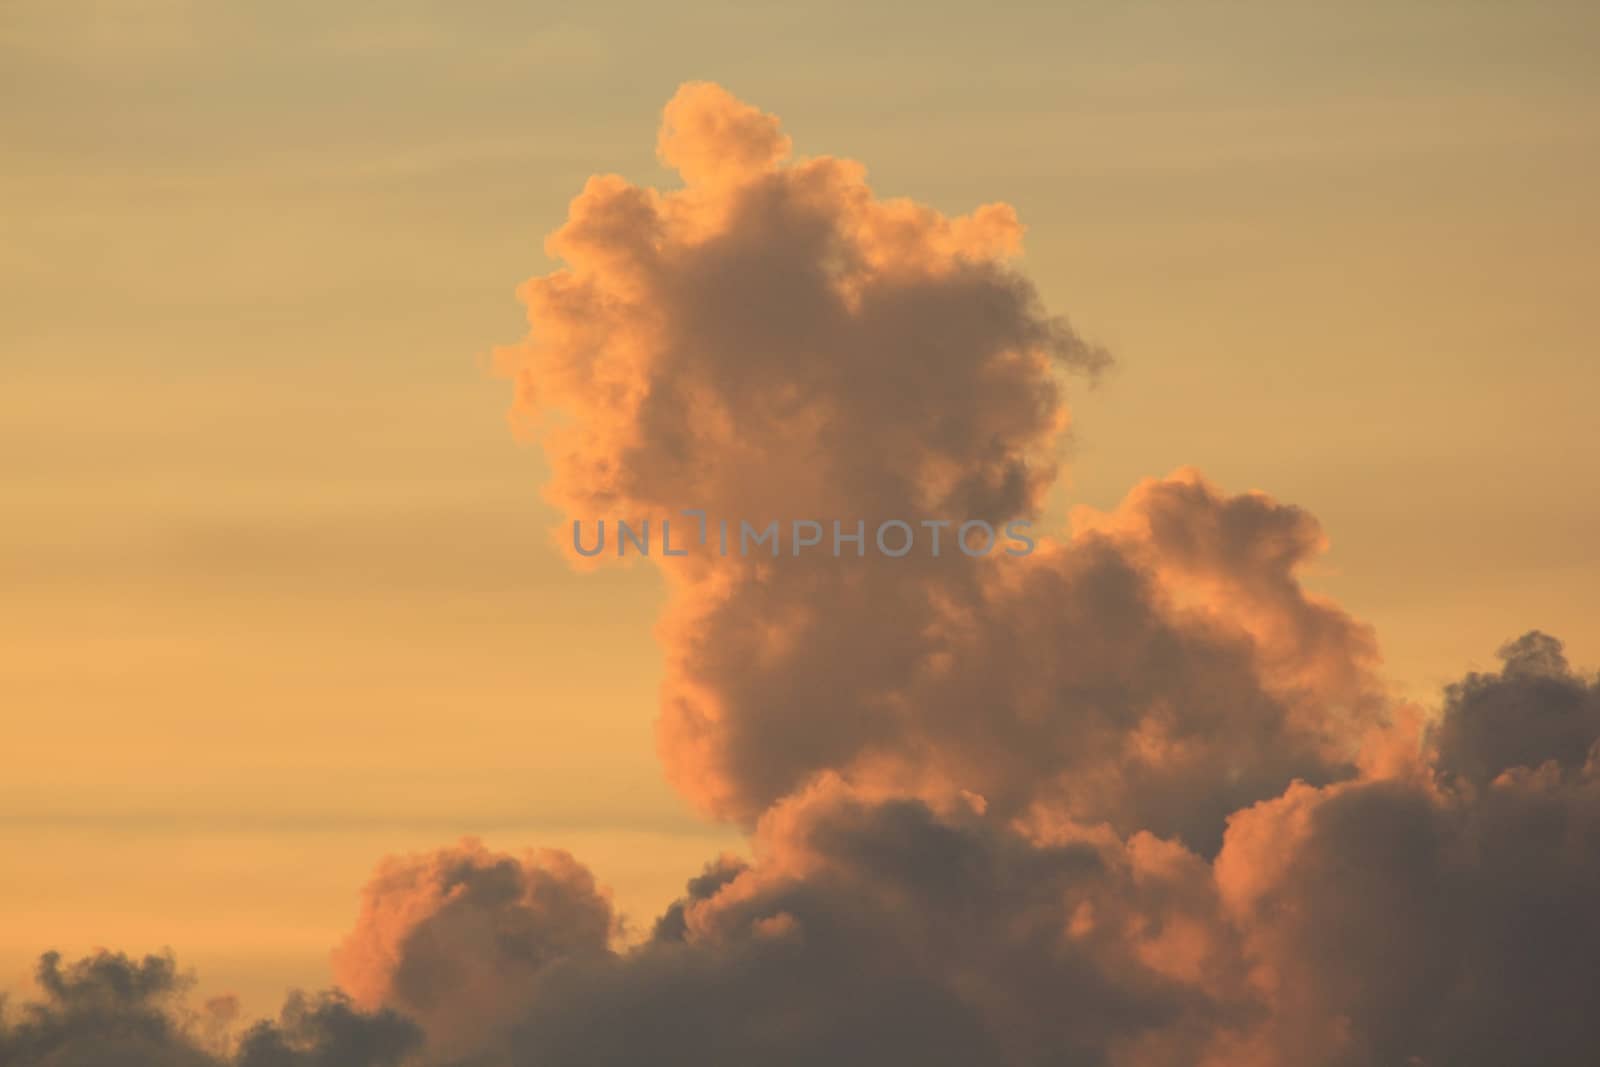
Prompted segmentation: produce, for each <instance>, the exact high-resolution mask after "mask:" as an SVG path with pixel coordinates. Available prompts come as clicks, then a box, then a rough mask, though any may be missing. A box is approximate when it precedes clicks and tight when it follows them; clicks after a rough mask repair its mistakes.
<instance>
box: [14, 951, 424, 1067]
mask: <svg viewBox="0 0 1600 1067" xmlns="http://www.w3.org/2000/svg"><path fill="white" fill-rule="evenodd" d="M35 982H36V984H37V986H38V989H39V993H40V994H41V999H39V1000H37V1001H33V1002H30V1003H27V1004H24V1005H23V1006H22V1008H21V1013H20V1018H18V1019H17V1020H15V1021H11V1020H8V1019H4V1018H0V1067H396V1065H398V1064H399V1063H401V1061H402V1060H403V1059H404V1058H405V1056H406V1055H407V1054H408V1053H409V1052H411V1051H412V1050H413V1049H415V1048H416V1047H417V1046H418V1045H419V1044H420V1041H421V1031H420V1030H418V1029H417V1027H416V1026H415V1025H414V1024H413V1023H411V1022H408V1021H407V1020H405V1019H402V1018H401V1017H400V1016H398V1015H396V1014H395V1013H393V1012H391V1011H388V1010H381V1011H378V1012H376V1013H374V1014H364V1013H361V1012H358V1011H356V1010H354V1009H353V1008H352V1007H351V1006H350V1003H349V1001H348V998H346V997H345V995H344V994H342V993H338V992H329V993H324V994H321V995H318V996H316V997H307V996H305V995H304V994H299V993H297V994H294V995H292V996H291V997H290V999H289V1001H288V1003H287V1004H286V1005H285V1007H284V1010H283V1014H282V1017H281V1018H280V1019H279V1020H278V1021H277V1022H260V1023H257V1024H256V1025H254V1026H253V1027H251V1028H250V1029H249V1030H248V1031H247V1032H246V1033H245V1034H244V1035H243V1037H242V1039H240V1040H239V1042H238V1044H237V1050H236V1051H234V1050H233V1049H231V1048H230V1046H231V1045H232V1044H233V1041H232V1040H231V1038H230V1037H229V1034H228V1027H229V1024H230V1023H231V1022H232V1020H233V1015H234V1013H235V1012H236V1011H237V1004H236V1003H235V1002H233V1001H232V999H231V998H218V999H214V1000H211V1001H208V1002H206V1004H205V1005H204V1006H203V1008H202V1009H201V1010H200V1011H191V1010H190V1009H189V1008H188V1007H187V1005H186V1002H185V1000H184V994H185V992H186V991H187V990H188V988H189V987H190V986H191V985H192V984H193V983H192V979H191V978H189V977H187V976H185V975H183V974H181V973H180V972H179V971H178V968H177V964H176V962H175V960H174V959H173V957H172V956H170V955H168V956H146V957H144V958H143V959H133V958H130V957H128V956H126V955H123V954H121V953H112V952H106V951H104V950H102V951H99V952H97V953H95V954H94V955H92V956H87V957H85V958H83V959H81V960H78V961H76V962H74V963H70V964H64V963H63V962H62V960H61V957H60V955H59V954H58V953H54V952H51V953H46V954H45V955H44V956H42V957H41V958H40V960H39V965H38V968H37V970H36V972H35Z"/></svg>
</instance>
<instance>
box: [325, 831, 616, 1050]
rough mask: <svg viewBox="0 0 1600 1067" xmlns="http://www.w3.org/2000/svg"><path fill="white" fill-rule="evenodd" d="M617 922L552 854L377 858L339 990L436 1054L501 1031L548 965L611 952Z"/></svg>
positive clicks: (467, 851) (565, 860)
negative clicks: (418, 1036)
mask: <svg viewBox="0 0 1600 1067" xmlns="http://www.w3.org/2000/svg"><path fill="white" fill-rule="evenodd" d="M616 924H617V920H616V918H615V916H614V915H613V913H612V909H611V901H610V898H609V896H608V895H607V894H606V893H605V892H604V891H603V890H601V889H600V888H599V887H598V886H596V884H595V880H594V876H593V875H592V874H590V872H589V871H588V870H587V869H586V868H585V867H583V866H582V865H581V864H579V863H578V862H577V861H576V860H574V859H573V858H572V857H571V856H570V855H568V854H567V853H565V852H562V851H559V850H553V849H545V850H541V851H534V852H529V853H527V854H525V855H523V856H520V857H518V856H510V855H504V854H495V853H491V852H489V851H488V850H487V849H485V848H484V847H483V846H482V845H481V844H479V843H477V842H475V841H471V840H468V841H463V842H462V843H461V844H459V845H457V846H455V847H453V848H447V849H441V850H439V851H437V852H435V853H433V854H431V855H416V856H405V857H395V858H391V859H389V860H386V861H385V862H384V863H383V864H382V865H381V866H380V868H379V869H378V872H377V874H376V875H375V876H374V877H373V879H372V881H371V882H369V883H368V885H367V887H366V889H365V891H364V893H363V895H362V905H361V913H360V916H359V918H358V919H357V921H356V926H355V929H354V930H353V931H352V932H351V933H350V935H349V936H348V937H347V938H346V939H345V941H344V943H343V944H342V945H341V946H340V947H339V948H338V950H337V951H336V952H335V953H334V973H335V975H336V977H337V978H338V980H339V983H340V985H341V987H342V988H344V989H346V990H348V991H349V992H350V993H351V994H353V995H354V996H355V998H356V1000H357V1001H358V1002H359V1003H361V1004H362V1005H364V1006H366V1007H369V1008H374V1009H376V1008H378V1007H381V1006H388V1007H392V1008H395V1009H397V1010H399V1011H402V1012H404V1013H405V1014H406V1015H407V1016H408V1017H410V1018H414V1019H416V1020H418V1021H419V1022H421V1023H422V1024H423V1025H424V1026H426V1027H427V1030H428V1033H429V1036H430V1038H432V1040H433V1041H434V1043H435V1045H436V1047H439V1048H446V1049H448V1048H456V1047H460V1046H462V1045H464V1044H470V1043H471V1041H472V1039H473V1038H474V1037H475V1035H477V1034H479V1033H481V1032H482V1031H483V1030H484V1029H485V1028H486V1027H491V1026H494V1025H496V1024H503V1023H504V1022H505V1021H506V1020H507V1019H508V1018H509V1017H511V1016H513V1015H514V1014H515V1013H516V1012H518V1011H520V1010H521V1009H522V1008H523V1006H524V1003H525V1001H526V1000H527V999H528V998H529V997H530V996H531V995H532V992H533V990H534V987H535V985H536V983H537V981H538V979H539V977H540V975H541V973H542V972H543V971H544V969H545V968H547V967H548V966H549V965H551V964H552V963H553V962H556V961H560V960H567V959H573V958H582V957H586V956H595V955H604V954H606V953H607V952H608V946H609V943H610V939H611V936H612V934H613V932H614V928H615V927H616Z"/></svg>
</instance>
